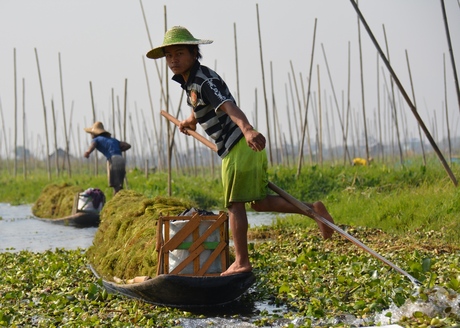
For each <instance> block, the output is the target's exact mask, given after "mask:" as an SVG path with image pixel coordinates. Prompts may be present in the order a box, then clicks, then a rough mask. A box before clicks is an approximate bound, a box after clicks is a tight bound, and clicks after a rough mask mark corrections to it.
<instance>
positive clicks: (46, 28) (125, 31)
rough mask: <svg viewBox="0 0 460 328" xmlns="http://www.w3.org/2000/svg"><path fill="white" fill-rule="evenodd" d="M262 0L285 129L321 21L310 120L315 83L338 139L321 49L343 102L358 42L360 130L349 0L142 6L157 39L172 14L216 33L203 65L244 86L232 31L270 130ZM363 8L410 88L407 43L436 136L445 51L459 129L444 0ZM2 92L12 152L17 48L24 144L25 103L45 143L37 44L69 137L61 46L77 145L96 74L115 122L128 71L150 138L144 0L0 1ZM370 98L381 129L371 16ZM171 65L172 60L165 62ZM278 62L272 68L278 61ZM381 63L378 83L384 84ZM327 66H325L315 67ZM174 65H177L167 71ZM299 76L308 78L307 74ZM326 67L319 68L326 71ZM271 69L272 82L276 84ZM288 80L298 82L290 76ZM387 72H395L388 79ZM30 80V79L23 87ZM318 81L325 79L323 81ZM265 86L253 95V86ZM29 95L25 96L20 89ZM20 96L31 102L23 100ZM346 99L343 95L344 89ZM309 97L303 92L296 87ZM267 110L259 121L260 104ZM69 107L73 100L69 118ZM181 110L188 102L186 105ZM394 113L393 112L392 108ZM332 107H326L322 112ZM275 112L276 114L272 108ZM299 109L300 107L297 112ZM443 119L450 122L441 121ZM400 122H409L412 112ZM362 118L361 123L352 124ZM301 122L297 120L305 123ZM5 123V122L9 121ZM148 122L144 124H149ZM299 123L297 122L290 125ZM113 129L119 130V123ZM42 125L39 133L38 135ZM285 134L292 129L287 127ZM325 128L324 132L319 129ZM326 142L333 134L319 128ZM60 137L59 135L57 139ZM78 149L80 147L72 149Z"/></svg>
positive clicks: (455, 34)
mask: <svg viewBox="0 0 460 328" xmlns="http://www.w3.org/2000/svg"><path fill="white" fill-rule="evenodd" d="M257 4H258V10H259V20H260V28H261V38H262V49H263V61H264V74H265V86H266V93H267V99H268V104H269V111H270V113H271V112H272V108H273V106H272V99H273V97H274V99H275V102H276V107H277V110H278V115H279V117H280V119H281V124H282V129H283V132H285V133H289V128H288V123H287V117H288V115H287V108H289V113H290V115H289V116H290V117H291V120H293V119H294V117H293V114H292V112H293V110H294V106H295V108H297V98H296V96H295V91H293V93H294V98H295V99H294V104H293V102H292V96H291V90H294V80H293V77H292V71H291V63H292V67H293V69H294V74H295V79H296V81H295V82H296V84H297V88H298V89H299V92H301V87H302V84H303V87H304V90H305V92H306V90H307V88H308V83H307V78H308V76H309V71H310V61H311V55H312V46H313V35H314V26H315V19H316V24H317V25H316V42H315V52H314V58H313V60H314V62H313V69H312V78H311V80H312V84H311V92H312V102H313V101H314V99H316V102H315V103H314V104H313V105H310V106H309V114H308V118H309V126H310V125H311V127H312V129H314V127H315V125H314V119H315V118H316V119H317V118H318V111H317V108H318V101H317V95H318V89H320V94H321V97H322V98H323V97H324V98H323V99H322V101H321V102H322V113H323V114H322V121H323V133H326V127H325V126H326V122H325V121H326V115H327V117H328V119H329V125H330V126H331V130H330V133H331V134H332V135H333V136H335V138H336V139H338V140H340V136H341V130H340V124H339V120H338V117H337V113H336V112H337V109H336V106H335V101H334V100H333V97H332V95H333V93H332V88H331V83H330V81H329V77H328V71H327V68H326V62H325V59H324V54H323V49H324V53H325V54H326V56H327V62H328V65H329V70H330V74H331V78H332V80H333V85H334V89H335V93H336V96H337V100H338V104H339V106H340V110H342V103H343V101H345V102H346V99H347V93H348V61H349V56H348V53H349V50H348V49H349V46H350V56H351V58H350V63H351V65H350V68H351V71H350V72H351V73H350V74H351V79H350V82H351V83H350V104H351V109H352V112H353V120H354V121H356V122H357V123H356V124H359V125H361V128H360V129H362V124H363V123H362V117H361V111H362V103H363V102H362V97H361V80H360V72H361V71H360V65H359V47H358V23H357V15H356V12H355V10H354V8H353V6H352V4H351V2H350V1H349V0H302V1H300V0H298V1H293V0H285V1H279V0H277V1H275V0H265V1H264V0H262V1H258V2H257V1H252V0H233V1H216V0H205V1H184V0H174V1H164V2H160V1H153V0H144V1H143V2H142V5H143V7H144V10H145V15H146V18H147V21H148V29H149V32H150V38H151V42H152V43H153V45H154V46H157V45H160V44H161V43H162V40H163V34H164V30H165V25H167V27H168V28H169V27H172V26H174V25H183V26H185V27H187V28H188V29H189V30H190V31H191V32H192V34H194V36H195V37H197V38H204V39H212V40H214V43H212V44H210V45H204V46H202V47H201V51H202V54H203V59H202V64H204V65H207V66H209V67H211V68H216V70H217V72H218V73H219V74H220V75H221V76H222V77H223V78H224V79H225V80H226V82H227V84H228V85H229V87H230V88H231V90H232V92H233V93H234V96H235V97H237V83H236V81H237V79H236V61H235V34H234V26H236V38H237V49H238V65H239V66H238V67H239V89H240V99H239V103H240V106H241V108H242V109H243V110H244V111H245V112H246V113H247V115H248V117H249V118H250V120H251V121H253V123H254V124H256V125H257V126H258V128H259V130H261V131H262V132H264V133H265V132H266V124H265V114H264V112H265V105H264V104H265V101H264V92H263V83H262V82H263V81H262V67H261V58H260V47H259V37H258V29H257ZM359 4H360V8H361V11H362V13H363V15H364V17H365V19H366V20H367V22H368V24H369V25H370V27H371V29H372V31H373V33H374V35H375V36H376V38H377V40H378V41H379V43H380V45H381V47H382V48H383V49H384V50H385V49H386V47H385V38H384V30H385V32H386V38H387V41H388V47H389V51H390V60H391V64H392V66H393V68H394V70H395V72H396V74H397V75H398V77H399V79H400V80H401V82H402V84H403V85H404V87H405V89H406V91H407V92H408V93H409V95H411V96H412V92H411V86H410V81H409V75H408V68H407V62H406V53H405V51H406V50H407V52H408V56H409V62H410V67H411V73H412V78H413V81H414V88H415V95H416V104H417V107H418V108H419V112H420V114H421V116H422V118H423V119H424V121H425V123H426V125H427V126H428V128H429V129H430V130H432V129H433V125H434V123H433V122H436V123H437V124H438V126H437V128H436V129H434V130H433V131H432V134H433V135H434V136H435V137H437V138H438V139H439V138H441V137H442V135H443V134H444V135H445V133H444V132H443V131H444V130H445V123H444V122H445V109H444V100H445V95H444V92H445V89H444V68H443V56H444V55H445V61H446V80H447V105H448V115H449V122H450V124H451V128H452V129H455V130H458V121H459V113H460V111H459V108H458V106H459V105H458V100H457V96H456V93H455V85H454V80H453V73H452V65H451V60H450V54H449V49H448V45H447V39H446V33H445V29H444V21H443V17H442V11H441V2H440V1H436V0H372V1H370V0H361V1H360V2H359ZM445 5H446V10H447V17H448V23H449V28H450V33H451V40H452V42H453V53H454V55H455V58H456V64H457V68H458V67H459V66H460V5H459V2H458V0H446V1H445ZM165 13H166V17H167V23H166V24H165ZM0 40H1V41H0V101H1V106H2V112H3V121H2V122H1V123H2V125H1V126H0V129H1V130H2V131H1V135H0V150H1V155H2V156H4V154H5V140H4V135H6V137H7V139H8V148H10V149H11V147H12V145H13V140H14V108H15V92H14V90H15V89H14V83H15V82H14V81H15V80H14V76H15V75H14V67H15V66H14V58H15V57H14V51H15V52H16V78H17V81H16V86H17V96H16V99H17V102H16V103H17V109H18V137H17V138H18V144H19V145H22V144H23V137H22V124H23V123H22V121H23V120H22V111H23V106H24V108H25V112H26V124H27V138H26V139H27V140H26V146H27V147H28V148H30V149H31V150H33V151H34V150H36V149H37V147H42V148H41V149H43V147H44V142H45V141H44V135H45V123H44V114H43V113H44V110H43V101H42V96H41V90H40V84H39V74H38V68H37V59H36V55H35V49H36V51H37V55H38V60H39V65H40V71H41V78H42V82H43V95H44V99H45V100H44V101H45V106H46V112H47V117H48V120H47V124H48V130H49V131H52V130H53V129H54V128H53V121H52V115H51V109H52V103H54V108H55V112H56V121H57V123H56V124H57V131H58V134H59V136H60V138H59V140H58V146H59V147H62V148H64V147H65V145H64V139H63V131H64V127H63V126H64V124H63V106H62V97H61V86H60V75H59V74H60V71H59V54H60V58H61V67H62V81H63V93H64V108H65V113H66V114H65V115H66V119H67V124H69V121H70V118H71V119H72V131H73V140H72V141H71V151H72V149H74V145H76V144H77V143H78V147H82V148H86V147H87V145H88V143H89V137H88V136H87V135H86V134H85V133H84V132H83V127H86V126H90V125H92V123H93V122H92V105H91V93H90V82H91V84H92V89H93V99H94V104H95V108H96V119H97V120H102V121H103V122H104V123H105V125H106V127H107V129H108V130H112V127H111V124H112V123H111V122H112V115H111V108H112V90H113V92H114V95H115V99H116V102H117V101H118V102H119V106H120V108H121V110H123V106H124V101H125V96H124V92H125V80H126V81H127V100H126V103H127V108H128V115H129V116H130V117H131V122H132V123H129V122H128V125H130V124H132V125H133V127H134V129H135V131H136V133H138V131H139V130H140V131H141V133H139V134H137V135H132V134H131V132H128V137H127V139H130V140H128V141H132V140H136V143H137V142H139V141H142V142H144V143H146V140H145V137H143V136H146V135H148V134H151V138H152V139H153V124H152V113H151V106H150V101H149V96H148V90H147V83H146V76H145V72H144V63H145V64H146V67H147V72H148V73H147V75H148V79H149V83H150V89H151V94H152V105H153V111H154V115H155V120H156V122H157V123H159V122H160V121H161V120H163V124H164V119H162V118H161V117H160V115H159V111H160V109H163V107H160V106H161V105H160V87H159V82H158V81H159V78H158V74H157V70H156V67H155V63H154V61H153V60H151V59H147V58H146V57H145V53H146V52H147V51H148V50H150V41H149V37H148V34H147V31H146V26H145V24H144V19H143V15H142V10H141V2H139V1H137V0H91V1H90V0H40V1H37V0H0ZM361 42H362V58H363V70H364V75H363V80H364V92H365V96H364V106H365V108H366V113H367V114H366V116H367V119H368V121H369V122H368V124H369V126H368V129H369V131H370V133H371V134H372V133H374V132H375V131H376V128H375V127H376V122H377V121H378V120H379V119H377V118H376V113H377V108H378V103H377V88H378V85H379V91H380V92H379V93H380V106H381V111H382V112H383V113H384V114H382V116H384V117H381V118H380V120H381V121H382V120H387V119H389V114H388V113H389V109H388V100H387V98H388V94H387V93H386V91H385V88H388V89H390V88H391V87H390V80H389V75H388V73H387V70H386V68H385V67H383V62H382V61H381V60H380V61H379V66H377V51H376V48H375V46H374V45H373V44H372V42H371V41H370V38H369V36H368V34H367V32H366V31H365V29H364V28H363V27H361ZM157 63H158V65H159V66H158V67H159V68H160V69H161V72H162V74H163V75H164V71H165V68H164V62H163V61H157ZM271 68H272V69H271ZM377 71H378V72H379V84H378V83H377V81H378V80H377ZM318 72H319V75H318ZM170 77H171V74H170V73H169V78H170ZM301 77H302V82H301V80H300V78H301ZM318 77H319V79H318ZM272 79H273V87H272ZM290 81H291V82H290ZM385 82H386V83H387V84H386V85H385ZM23 83H24V86H25V88H23ZM319 83H320V88H318V84H319ZM169 90H170V93H171V97H172V98H171V100H172V105H173V109H174V112H175V111H176V108H177V107H178V105H179V99H180V91H181V89H180V87H179V85H178V84H177V83H175V82H170V84H169ZM256 90H257V101H256V99H255V94H256ZM398 94H399V93H396V95H397V96H396V97H397V99H396V103H397V105H396V106H397V108H398V111H399V112H400V113H403V114H399V115H401V118H400V120H401V121H402V122H404V121H406V122H407V125H408V126H409V127H410V128H411V130H410V131H411V132H410V135H411V136H416V132H415V131H416V130H415V126H416V124H415V122H416V120H415V118H414V116H413V115H412V113H411V111H410V110H409V108H408V107H407V106H406V105H405V103H404V101H403V100H401V99H402V98H401V97H399V96H398ZM23 95H25V96H23ZM23 98H24V99H25V101H24V102H23ZM342 99H344V100H342ZM300 100H301V102H302V103H303V96H302V94H300ZM256 104H257V108H258V111H259V117H258V122H257V123H256V122H254V117H255V115H254V109H255V107H256ZM71 108H73V112H72V117H70V114H71ZM182 110H183V111H184V112H185V113H187V114H188V113H189V108H188V107H187V106H186V105H185V103H184V104H183V106H182ZM385 112H386V114H385ZM326 113H327V114H326ZM270 115H272V114H270ZM297 118H298V117H297ZM443 121H444V122H443ZM402 122H401V123H400V124H405V123H402ZM354 124H355V123H354ZM298 125H300V124H298ZM3 126H5V131H3ZM145 127H146V128H145ZM292 130H294V127H292ZM115 134H116V135H117V136H119V134H120V133H119V130H118V127H116V130H115ZM38 136H40V137H38ZM286 137H288V136H286ZM323 138H327V137H323ZM323 140H324V142H325V143H326V144H327V143H328V141H327V140H326V139H323ZM50 147H51V148H54V141H53V140H52V139H51V140H50ZM73 152H74V153H76V152H77V150H75V149H74V150H73Z"/></svg>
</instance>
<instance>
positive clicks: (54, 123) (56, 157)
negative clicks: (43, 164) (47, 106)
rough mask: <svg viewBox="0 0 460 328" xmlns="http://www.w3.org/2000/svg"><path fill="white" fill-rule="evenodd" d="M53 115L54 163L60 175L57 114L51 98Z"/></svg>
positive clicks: (57, 173) (57, 174)
mask: <svg viewBox="0 0 460 328" xmlns="http://www.w3.org/2000/svg"><path fill="white" fill-rule="evenodd" d="M51 117H52V119H53V136H54V165H55V166H56V176H57V177H58V176H59V156H58V144H57V131H56V130H57V128H56V114H55V111H54V100H53V99H51Z"/></svg>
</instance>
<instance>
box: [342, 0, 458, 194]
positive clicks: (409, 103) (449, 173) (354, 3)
mask: <svg viewBox="0 0 460 328" xmlns="http://www.w3.org/2000/svg"><path fill="white" fill-rule="evenodd" d="M350 2H351V4H352V5H353V7H354V8H355V10H356V11H357V12H358V15H359V17H360V19H361V21H362V22H363V25H364V27H365V28H366V30H367V32H368V34H369V37H370V38H371V39H372V42H373V43H374V45H375V46H376V48H377V50H378V52H379V53H380V57H381V58H382V60H383V61H384V63H385V65H386V66H387V68H388V70H389V71H390V74H391V75H392V77H393V79H394V80H395V83H396V85H397V86H398V88H399V90H400V92H401V93H402V95H403V97H404V99H405V100H406V102H407V104H408V105H409V107H410V109H411V110H412V113H413V114H414V116H415V118H416V119H417V121H418V122H419V124H420V127H421V128H422V130H423V132H425V135H426V137H427V138H428V140H429V141H430V144H431V146H432V147H433V149H434V150H435V152H436V155H437V156H438V158H439V160H440V161H441V164H442V165H443V167H444V169H445V170H446V172H447V174H448V175H449V177H450V179H451V180H452V182H453V184H454V185H455V186H457V185H458V182H457V179H456V178H455V176H454V174H453V172H452V170H451V169H450V167H449V165H448V164H447V162H446V160H445V159H444V156H443V155H442V153H441V151H440V150H439V148H438V146H437V145H436V142H435V141H434V140H433V137H432V136H431V134H430V132H429V131H428V129H427V128H426V126H425V123H424V122H423V120H422V118H421V117H420V115H419V114H418V113H417V109H416V108H415V106H414V104H412V102H411V100H410V98H409V96H408V95H407V93H406V91H405V89H404V87H403V86H402V84H401V82H400V81H399V79H398V77H397V76H396V73H395V72H394V70H393V68H392V67H391V65H390V62H389V61H388V60H387V58H386V57H385V54H384V53H383V51H382V49H381V48H380V46H379V44H378V42H377V40H376V39H375V37H374V35H373V34H372V31H371V29H370V27H369V26H368V25H367V22H366V21H365V19H364V17H363V15H362V14H361V11H360V10H359V8H358V6H357V4H356V2H355V1H354V0H350Z"/></svg>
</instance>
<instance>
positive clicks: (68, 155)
mask: <svg viewBox="0 0 460 328" xmlns="http://www.w3.org/2000/svg"><path fill="white" fill-rule="evenodd" d="M58 56H59V81H60V85H61V101H62V119H63V120H64V140H65V157H66V159H67V169H68V171H69V178H70V177H72V170H71V168H70V154H69V136H68V133H67V122H66V116H65V102H64V84H63V82H62V65H61V53H59V54H58ZM63 163H65V160H64V162H63Z"/></svg>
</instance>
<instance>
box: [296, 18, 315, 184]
mask: <svg viewBox="0 0 460 328" xmlns="http://www.w3.org/2000/svg"><path fill="white" fill-rule="evenodd" d="M317 21H318V19H317V18H315V26H314V29H313V44H312V49H311V60H310V73H309V78H308V81H309V82H308V93H307V103H306V108H305V117H304V123H303V129H302V139H301V140H300V149H299V161H298V163H297V175H296V176H297V178H299V176H300V172H301V169H302V157H303V143H304V139H305V133H306V130H307V125H308V122H307V113H308V103H309V101H310V87H311V83H310V81H311V74H312V70H313V58H314V54H315V41H316V24H317ZM310 153H311V151H310Z"/></svg>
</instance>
